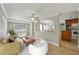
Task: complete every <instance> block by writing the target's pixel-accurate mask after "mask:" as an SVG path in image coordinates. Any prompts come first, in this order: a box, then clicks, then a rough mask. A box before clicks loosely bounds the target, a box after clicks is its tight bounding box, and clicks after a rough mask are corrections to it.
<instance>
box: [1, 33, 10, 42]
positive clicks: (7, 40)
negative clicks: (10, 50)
mask: <svg viewBox="0 0 79 59" xmlns="http://www.w3.org/2000/svg"><path fill="white" fill-rule="evenodd" d="M9 38H10V34H7V35H6V36H5V37H4V39H3V41H2V43H8V42H9Z"/></svg>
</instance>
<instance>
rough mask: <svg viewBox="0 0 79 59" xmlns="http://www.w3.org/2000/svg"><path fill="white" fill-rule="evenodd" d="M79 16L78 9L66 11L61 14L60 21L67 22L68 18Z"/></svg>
mask: <svg viewBox="0 0 79 59" xmlns="http://www.w3.org/2000/svg"><path fill="white" fill-rule="evenodd" d="M72 18H78V11H73V12H66V13H62V14H61V15H60V21H59V22H60V23H65V21H66V20H67V19H72Z"/></svg>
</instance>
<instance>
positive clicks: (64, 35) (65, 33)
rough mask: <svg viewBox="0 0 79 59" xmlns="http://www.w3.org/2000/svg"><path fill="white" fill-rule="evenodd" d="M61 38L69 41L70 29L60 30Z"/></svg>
mask: <svg viewBox="0 0 79 59" xmlns="http://www.w3.org/2000/svg"><path fill="white" fill-rule="evenodd" d="M62 40H64V41H71V31H62Z"/></svg>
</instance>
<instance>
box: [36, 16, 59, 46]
mask: <svg viewBox="0 0 79 59" xmlns="http://www.w3.org/2000/svg"><path fill="white" fill-rule="evenodd" d="M50 19H52V21H54V22H55V30H54V31H53V32H40V31H36V36H37V37H40V38H42V39H44V40H46V41H47V42H50V43H52V44H56V45H58V46H59V40H60V36H59V34H60V32H59V19H58V16H54V17H51V18H50Z"/></svg>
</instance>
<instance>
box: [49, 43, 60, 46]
mask: <svg viewBox="0 0 79 59" xmlns="http://www.w3.org/2000/svg"><path fill="white" fill-rule="evenodd" d="M48 43H50V44H53V45H55V46H58V47H59V44H57V43H54V42H48Z"/></svg>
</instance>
